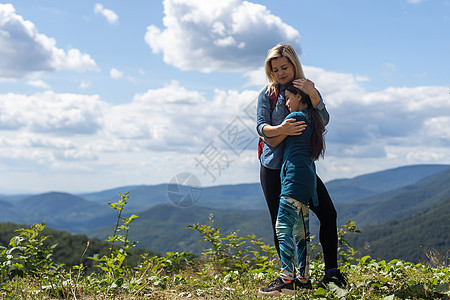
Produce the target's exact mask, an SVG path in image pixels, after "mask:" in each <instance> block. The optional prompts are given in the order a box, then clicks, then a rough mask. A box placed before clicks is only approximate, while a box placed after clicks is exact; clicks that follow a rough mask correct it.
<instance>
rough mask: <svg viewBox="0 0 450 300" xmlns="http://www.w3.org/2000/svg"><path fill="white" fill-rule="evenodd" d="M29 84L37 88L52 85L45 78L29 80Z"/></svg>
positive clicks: (47, 87)
mask: <svg viewBox="0 0 450 300" xmlns="http://www.w3.org/2000/svg"><path fill="white" fill-rule="evenodd" d="M27 84H29V85H31V86H34V87H37V88H42V89H50V85H48V84H47V83H46V82H45V81H43V80H29V81H27Z"/></svg>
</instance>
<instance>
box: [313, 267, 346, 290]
mask: <svg viewBox="0 0 450 300" xmlns="http://www.w3.org/2000/svg"><path fill="white" fill-rule="evenodd" d="M333 271H334V270H333ZM330 273H331V274H330ZM331 282H333V283H334V284H335V285H337V286H338V287H340V288H342V289H345V288H346V287H347V279H345V277H344V275H342V273H341V272H340V271H339V270H336V271H334V272H328V273H327V272H325V276H324V277H323V279H322V280H321V281H319V287H321V288H324V289H326V288H327V286H328V284H329V283H331Z"/></svg>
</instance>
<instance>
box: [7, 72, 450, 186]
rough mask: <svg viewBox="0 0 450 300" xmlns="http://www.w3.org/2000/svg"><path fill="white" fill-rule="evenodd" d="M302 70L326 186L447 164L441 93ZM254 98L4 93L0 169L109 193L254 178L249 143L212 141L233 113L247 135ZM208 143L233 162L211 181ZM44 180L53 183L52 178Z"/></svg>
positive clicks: (174, 88) (154, 92)
mask: <svg viewBox="0 0 450 300" xmlns="http://www.w3.org/2000/svg"><path fill="white" fill-rule="evenodd" d="M305 73H306V74H307V77H308V78H310V79H312V80H313V81H314V82H315V84H316V87H317V88H318V89H319V90H320V92H321V93H322V96H323V98H324V100H325V103H326V105H327V108H328V110H329V112H330V115H331V120H330V124H329V125H328V126H327V128H328V133H327V135H326V141H327V152H326V157H325V160H323V161H320V162H319V163H318V170H319V174H320V175H321V177H323V179H324V180H330V179H334V178H342V177H354V176H357V175H359V174H363V173H368V172H372V171H379V170H382V169H387V168H391V167H397V166H401V165H410V164H417V163H450V150H448V149H450V135H449V131H448V128H449V126H450V118H449V117H448V116H449V115H450V101H449V98H448V97H449V95H448V88H447V87H439V86H423V87H416V88H388V89H385V90H382V91H378V92H367V91H365V90H364V89H363V88H362V87H361V86H360V85H359V84H360V81H359V80H358V79H357V78H358V76H357V75H353V74H342V73H336V72H328V71H326V70H323V69H320V68H315V67H309V66H305ZM258 92H259V91H258V90H241V91H237V90H216V91H214V94H213V95H212V96H210V97H206V96H205V95H203V94H202V93H200V92H199V91H196V90H189V89H187V88H185V87H183V86H182V85H181V84H180V83H178V82H176V81H173V82H171V83H170V84H169V85H167V86H164V87H161V88H158V89H150V90H148V91H146V92H144V93H141V94H136V95H135V96H134V97H133V99H132V100H130V101H129V102H127V103H122V104H116V105H112V104H107V103H106V102H104V101H102V100H101V99H99V97H98V96H96V95H77V94H57V93H54V92H51V91H47V92H44V93H36V94H33V95H29V96H26V95H18V94H11V93H9V94H3V95H0V165H4V166H5V165H6V166H10V167H8V168H9V169H11V170H17V168H29V169H30V170H34V168H36V169H39V170H40V171H42V170H47V171H48V173H49V176H53V175H51V172H52V171H58V172H63V171H64V170H66V171H67V172H70V173H71V175H70V176H74V175H73V174H72V173H74V172H75V173H77V172H78V173H77V174H78V175H77V176H80V177H79V178H80V179H79V180H81V181H84V180H86V178H90V180H92V184H94V183H96V182H97V181H96V180H95V177H99V178H100V177H102V178H103V177H106V178H108V179H107V180H106V181H105V182H104V183H102V184H106V183H108V184H110V187H112V186H114V185H120V184H124V183H127V184H128V183H129V184H135V183H136V181H141V182H152V183H154V182H160V183H163V182H168V180H169V179H170V178H171V176H174V175H175V174H177V173H178V172H182V171H186V170H189V171H191V172H196V174H197V175H198V176H203V178H202V179H201V180H202V182H203V184H208V183H209V184H210V185H211V184H221V183H230V182H231V183H237V182H255V181H257V180H258V176H257V173H258V162H257V158H256V137H255V140H254V141H251V143H250V144H249V145H248V148H247V150H245V151H243V152H241V153H240V155H239V156H238V155H236V154H235V153H234V152H233V151H232V150H231V149H230V148H229V147H228V146H226V145H225V144H224V143H223V141H221V139H220V138H219V137H220V136H223V134H229V133H231V132H228V131H227V128H229V125H232V124H233V122H234V121H235V120H236V117H239V121H242V122H244V123H245V124H246V125H247V126H248V128H250V130H251V132H254V131H255V120H254V118H253V117H252V118H248V117H247V115H246V113H245V112H244V111H243V110H244V108H246V107H252V106H255V105H256V97H257V95H258ZM211 143H214V146H216V147H217V148H218V150H220V151H222V153H223V154H224V155H227V156H228V158H229V159H230V160H232V161H233V162H232V164H231V166H230V168H229V170H227V171H223V173H222V175H221V177H220V179H218V180H217V181H215V182H211V181H210V179H209V178H207V174H206V175H205V171H204V170H203V169H201V168H200V167H199V165H198V163H196V159H198V158H199V157H201V153H202V152H204V151H205V150H206V149H208V146H209V145H212V144H211ZM27 170H28V169H27ZM99 174H100V175H99ZM94 175H95V176H94ZM49 178H52V180H53V181H52V182H51V184H54V182H55V181H54V180H56V181H57V182H59V179H58V178H56V177H55V176H53V177H49ZM110 178H111V179H110ZM112 178H115V180H116V181H114V182H113V179H112ZM49 180H50V179H49ZM109 180H111V181H109ZM49 184H50V183H49ZM62 184H64V183H62ZM89 188H91V187H89V186H86V185H84V186H83V189H89ZM98 188H99V186H98V185H97V184H96V185H93V186H92V189H98Z"/></svg>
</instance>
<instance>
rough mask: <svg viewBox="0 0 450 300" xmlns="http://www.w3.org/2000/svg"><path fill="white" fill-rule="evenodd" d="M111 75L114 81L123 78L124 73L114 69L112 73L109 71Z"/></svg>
mask: <svg viewBox="0 0 450 300" xmlns="http://www.w3.org/2000/svg"><path fill="white" fill-rule="evenodd" d="M109 75H110V76H111V78H114V79H119V78H122V77H123V73H122V72H121V71H119V70H117V69H116V68H112V69H111V71H109Z"/></svg>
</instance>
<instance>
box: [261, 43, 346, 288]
mask: <svg viewBox="0 0 450 300" xmlns="http://www.w3.org/2000/svg"><path fill="white" fill-rule="evenodd" d="M265 71H266V76H267V78H268V80H269V83H268V85H267V86H266V87H265V88H264V89H263V90H262V91H261V93H260V95H259V97H258V108H257V131H258V134H259V135H260V136H261V138H262V140H263V141H264V140H265V139H266V138H270V137H277V136H284V137H286V136H290V135H301V134H302V131H303V130H304V129H305V127H306V126H305V124H304V122H302V121H296V120H295V119H286V120H285V118H286V116H287V115H288V114H289V111H288V109H287V108H286V106H285V103H286V102H285V99H284V90H285V88H286V85H287V84H288V83H290V82H293V85H294V86H295V87H296V88H298V89H299V90H301V91H303V92H304V93H305V94H307V95H308V96H309V98H310V100H311V103H312V105H313V106H314V107H315V109H316V110H317V112H318V114H319V115H320V117H321V118H322V121H323V123H324V125H326V124H328V121H329V115H328V112H327V110H326V108H325V104H324V103H323V101H322V98H321V96H320V94H319V92H318V91H317V90H316V88H315V86H314V83H313V82H312V81H310V80H308V79H306V78H305V76H304V74H303V69H302V66H301V64H300V61H299V59H298V56H297V54H296V53H295V50H294V49H293V48H292V46H290V45H282V44H280V45H277V46H275V47H274V48H272V49H270V50H269V51H268V54H267V58H266V61H265ZM271 99H273V100H274V102H273V103H271ZM283 154H284V143H281V144H280V145H278V146H277V147H272V146H270V145H268V144H267V143H265V144H264V147H263V149H262V153H261V156H260V162H261V169H260V181H261V186H262V189H263V192H264V196H265V198H266V202H267V206H268V208H269V212H270V216H271V220H272V227H273V231H274V241H275V247H276V249H277V252H278V255H280V249H279V243H278V238H277V236H276V231H275V223H276V220H277V215H278V208H279V203H280V194H281V181H280V170H281V164H282V159H283ZM316 182H317V196H318V205H317V206H315V207H311V210H312V211H313V212H314V213H315V214H316V215H317V217H318V219H319V221H320V230H319V240H320V243H321V245H322V250H323V254H324V261H325V276H324V278H323V279H322V280H321V281H320V282H319V286H321V287H326V285H327V284H328V283H330V282H334V283H335V284H337V285H338V286H340V287H345V286H346V281H345V278H344V277H343V276H342V274H341V273H340V272H339V269H338V268H337V267H338V266H337V246H338V240H337V226H336V218H337V213H336V209H335V208H334V205H333V202H332V201H331V198H330V196H329V194H328V191H327V189H326V188H325V185H324V184H323V182H322V180H321V179H320V178H319V177H318V176H317V178H316Z"/></svg>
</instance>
